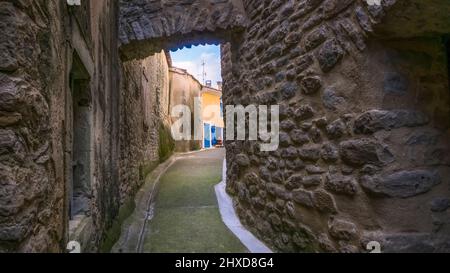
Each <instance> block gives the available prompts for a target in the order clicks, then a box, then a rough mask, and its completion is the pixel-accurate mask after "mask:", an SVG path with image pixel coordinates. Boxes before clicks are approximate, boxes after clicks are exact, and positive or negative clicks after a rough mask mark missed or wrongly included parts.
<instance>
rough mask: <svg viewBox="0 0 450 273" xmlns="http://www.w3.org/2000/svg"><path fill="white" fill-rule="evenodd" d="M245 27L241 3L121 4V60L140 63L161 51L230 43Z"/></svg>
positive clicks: (220, 0)
mask: <svg viewBox="0 0 450 273" xmlns="http://www.w3.org/2000/svg"><path fill="white" fill-rule="evenodd" d="M246 24H247V16H246V14H245V11H244V9H243V5H242V3H241V1H240V0H212V1H211V0H200V1H164V0H161V1H129V0H121V2H120V34H119V35H120V36H119V38H120V42H121V52H122V58H123V59H125V60H127V59H136V58H138V59H139V58H143V57H147V56H149V55H151V54H153V53H155V52H159V51H160V50H161V49H170V50H173V49H178V48H182V47H184V46H190V45H198V44H201V43H212V44H216V43H221V42H225V41H229V40H230V37H231V35H233V34H235V33H238V32H241V31H243V30H244V29H245V27H246Z"/></svg>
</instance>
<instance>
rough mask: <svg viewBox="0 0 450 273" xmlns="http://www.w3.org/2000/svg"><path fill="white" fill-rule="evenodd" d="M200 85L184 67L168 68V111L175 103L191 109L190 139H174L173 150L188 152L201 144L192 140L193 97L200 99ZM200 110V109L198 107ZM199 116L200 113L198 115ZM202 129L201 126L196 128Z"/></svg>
mask: <svg viewBox="0 0 450 273" xmlns="http://www.w3.org/2000/svg"><path fill="white" fill-rule="evenodd" d="M201 89H202V85H201V84H200V82H198V81H197V80H196V79H195V78H194V77H193V76H192V75H190V74H189V73H187V71H186V70H184V69H179V68H175V67H172V68H170V111H172V109H173V107H175V106H177V105H186V106H188V107H189V109H190V111H191V114H192V116H191V134H192V140H182V141H176V145H175V150H176V151H177V152H188V151H192V150H198V149H200V148H201V147H202V146H201V141H198V140H194V131H195V130H194V126H195V120H194V118H195V117H194V112H195V99H196V98H198V99H200V100H201ZM199 111H201V109H199ZM198 118H201V115H199V116H198ZM177 119H178V118H177V117H172V118H171V121H172V122H175V121H176V120H177ZM198 129H199V130H202V128H198Z"/></svg>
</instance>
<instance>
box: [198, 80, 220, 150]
mask: <svg viewBox="0 0 450 273" xmlns="http://www.w3.org/2000/svg"><path fill="white" fill-rule="evenodd" d="M201 102H202V120H203V148H205V149H208V148H213V147H216V146H222V145H223V129H224V127H225V125H224V120H223V105H222V91H221V90H218V89H214V88H211V87H207V86H203V88H202V92H201Z"/></svg>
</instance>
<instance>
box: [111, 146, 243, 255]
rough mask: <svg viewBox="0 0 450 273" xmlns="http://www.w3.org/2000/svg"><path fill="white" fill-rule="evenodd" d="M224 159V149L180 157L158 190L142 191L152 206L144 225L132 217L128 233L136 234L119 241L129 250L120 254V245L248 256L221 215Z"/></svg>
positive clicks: (153, 250)
mask: <svg viewBox="0 0 450 273" xmlns="http://www.w3.org/2000/svg"><path fill="white" fill-rule="evenodd" d="M224 156H225V149H212V150H207V151H201V152H193V153H186V154H181V155H177V156H176V160H174V161H173V164H171V165H170V164H169V165H170V166H168V168H166V170H163V171H162V172H161V177H160V179H159V181H157V182H156V183H157V185H156V186H155V187H153V184H152V183H153V182H154V181H150V182H151V184H152V186H151V187H147V188H145V187H144V188H145V190H144V191H143V192H144V195H146V198H150V196H153V198H152V200H151V201H150V204H148V202H143V205H144V206H147V205H149V208H150V210H147V212H148V213H147V217H146V222H145V220H144V222H143V221H139V220H136V219H138V218H139V217H131V219H129V223H128V228H125V231H124V233H127V231H129V232H131V233H134V234H122V238H121V240H119V242H120V244H122V245H123V246H128V247H125V249H128V250H124V249H122V250H120V246H119V248H118V249H116V251H125V252H127V251H134V249H137V251H139V252H144V253H245V252H248V250H247V249H246V247H245V246H244V245H242V244H241V242H240V241H239V239H238V238H237V237H235V235H234V234H233V233H231V231H230V230H229V229H228V228H227V226H226V225H225V224H224V223H223V221H222V219H221V215H220V212H219V207H218V203H217V198H216V194H215V192H214V187H215V186H216V185H217V184H218V183H219V182H220V181H221V179H222V166H223V160H224ZM152 190H153V191H152ZM144 209H145V208H144ZM137 211H139V208H138V209H137ZM129 226H134V228H129ZM143 229H144V230H143ZM142 232H143V236H142V238H140V239H139V241H137V243H134V245H133V240H136V239H138V237H139V236H140V234H138V233H142ZM125 235H126V238H124V236H125ZM127 238H128V239H127ZM130 245H131V247H130ZM137 245H139V246H137ZM136 247H137V248H136Z"/></svg>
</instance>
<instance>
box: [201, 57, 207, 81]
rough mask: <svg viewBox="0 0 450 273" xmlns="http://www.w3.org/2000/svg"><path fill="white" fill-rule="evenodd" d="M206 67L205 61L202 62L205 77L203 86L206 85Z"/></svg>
mask: <svg viewBox="0 0 450 273" xmlns="http://www.w3.org/2000/svg"><path fill="white" fill-rule="evenodd" d="M205 66H206V62H205V60H202V67H203V72H202V77H203V82H202V83H203V85H205V84H206V70H205Z"/></svg>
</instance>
